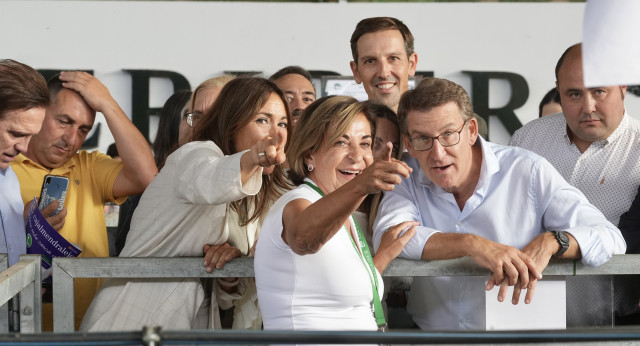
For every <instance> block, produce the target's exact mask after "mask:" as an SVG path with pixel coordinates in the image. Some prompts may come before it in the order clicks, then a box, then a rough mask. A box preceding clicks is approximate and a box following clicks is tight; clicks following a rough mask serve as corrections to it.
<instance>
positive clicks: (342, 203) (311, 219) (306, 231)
mask: <svg viewBox="0 0 640 346" xmlns="http://www.w3.org/2000/svg"><path fill="white" fill-rule="evenodd" d="M365 197H366V194H363V193H362V192H358V189H357V186H356V185H355V184H350V183H347V184H345V185H344V186H342V187H341V188H339V189H337V190H336V191H334V192H332V193H330V194H328V195H326V196H325V197H323V198H321V199H320V200H318V201H316V202H315V203H312V204H310V205H308V206H307V207H306V208H304V210H301V211H300V212H299V213H296V212H292V214H295V215H296V216H295V217H294V218H292V219H291V222H290V223H289V224H288V225H287V224H285V228H286V233H285V234H286V240H287V243H288V244H289V246H290V247H291V249H292V250H293V251H294V252H295V253H297V254H299V255H305V254H312V253H315V252H317V251H318V250H320V249H321V248H322V246H323V245H324V244H325V243H326V242H327V241H329V240H330V239H331V238H332V237H333V236H334V235H335V234H336V233H337V232H338V231H340V230H341V229H342V227H343V225H344V224H345V223H347V222H348V220H349V217H350V216H351V214H352V213H353V212H354V211H355V210H356V209H357V208H358V206H359V205H360V203H362V201H363V200H364V198H365Z"/></svg>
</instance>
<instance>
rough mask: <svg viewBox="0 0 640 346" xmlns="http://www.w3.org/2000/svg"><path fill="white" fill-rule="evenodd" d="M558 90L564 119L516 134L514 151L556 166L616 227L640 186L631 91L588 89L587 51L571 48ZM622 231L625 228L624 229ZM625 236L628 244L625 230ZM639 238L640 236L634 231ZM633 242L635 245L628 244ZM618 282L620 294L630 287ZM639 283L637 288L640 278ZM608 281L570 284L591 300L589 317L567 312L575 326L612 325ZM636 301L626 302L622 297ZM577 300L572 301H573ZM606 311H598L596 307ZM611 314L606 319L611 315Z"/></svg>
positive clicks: (623, 306) (628, 309) (625, 307)
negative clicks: (605, 294)
mask: <svg viewBox="0 0 640 346" xmlns="http://www.w3.org/2000/svg"><path fill="white" fill-rule="evenodd" d="M556 88H557V89H558V92H559V93H560V103H561V105H562V113H558V114H554V115H552V116H548V117H543V118H540V119H536V120H533V121H531V122H529V123H528V124H526V125H525V126H523V127H522V128H520V129H519V130H518V131H516V133H514V135H513V137H512V139H511V143H510V144H511V145H514V146H518V147H522V148H525V149H529V150H531V151H533V152H535V153H537V154H539V155H541V156H543V157H544V158H546V159H547V160H549V162H551V164H552V165H553V166H554V167H555V168H556V169H557V170H558V171H559V172H560V174H561V175H562V176H563V177H564V178H565V179H566V180H567V181H568V182H569V183H570V184H571V185H573V186H575V187H577V188H578V189H579V190H580V191H582V193H584V194H585V196H586V197H587V199H588V200H589V202H591V203H592V204H593V205H595V206H596V207H598V209H600V211H602V213H603V214H604V215H605V216H606V218H607V219H608V220H609V221H611V223H613V224H614V225H618V222H619V220H620V216H621V215H622V214H623V213H624V212H626V211H627V210H629V208H630V206H631V202H632V201H633V199H634V198H635V196H636V194H637V192H638V187H639V186H640V160H638V152H640V121H638V120H636V119H634V118H632V117H631V116H630V115H629V114H627V113H626V112H625V106H624V98H625V95H626V91H627V87H626V86H618V85H614V86H604V87H594V88H587V87H585V85H584V80H583V73H582V45H581V44H579V43H578V44H575V45H573V46H571V47H569V48H568V49H567V50H566V51H565V52H564V54H562V56H561V57H560V59H559V60H558V64H557V65H556ZM621 228H622V227H621ZM621 230H622V232H623V233H622V234H623V236H624V237H625V239H627V237H628V234H625V230H624V229H621ZM634 231H635V232H637V230H634ZM628 241H629V240H628ZM623 281H629V280H626V278H623V277H619V278H617V279H616V289H617V290H618V288H620V287H622V286H628V285H629V284H624V283H623ZM633 281H636V282H637V278H634V279H633ZM610 285H611V282H610V280H609V278H607V277H598V278H589V279H585V278H570V279H568V281H567V287H568V290H578V289H579V290H580V292H582V294H583V295H582V296H580V297H578V296H575V297H576V298H577V299H579V300H580V301H584V300H590V301H592V302H593V303H592V306H590V307H589V309H588V310H589V311H592V313H591V314H589V313H588V311H583V309H581V308H580V307H581V305H580V304H572V303H570V302H569V303H568V304H567V305H568V306H571V307H575V311H574V309H573V308H572V309H569V310H568V311H567V322H568V325H570V326H578V325H590V324H595V325H600V324H604V323H609V316H611V315H610V314H609V312H610V309H611V308H610V306H611V305H610V304H607V302H604V301H602V298H599V297H602V292H603V290H605V291H604V292H606V291H607V290H610V289H609V288H608V287H610ZM623 292H624V294H625V295H629V296H630V297H626V298H622V294H623ZM570 299H571V298H570V297H567V300H568V301H569V300H570ZM616 299H617V300H618V301H619V302H618V303H617V304H616V305H617V307H616V319H617V320H618V321H617V322H616V323H621V320H622V319H624V318H625V317H624V316H630V315H631V314H638V312H639V311H640V309H638V304H637V301H638V294H637V288H635V289H628V290H626V291H618V297H617V298H616ZM598 301H599V302H600V305H602V307H601V308H594V306H593V305H595V303H596V302H598ZM605 312H606V314H605Z"/></svg>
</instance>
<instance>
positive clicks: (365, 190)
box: [282, 159, 411, 255]
mask: <svg viewBox="0 0 640 346" xmlns="http://www.w3.org/2000/svg"><path fill="white" fill-rule="evenodd" d="M410 173H411V168H410V167H409V166H407V164H406V163H404V162H402V161H398V160H395V159H387V160H380V161H376V162H374V163H373V164H372V165H371V166H369V167H367V168H366V169H365V170H364V171H362V173H360V174H359V175H358V176H357V177H355V178H354V179H352V180H351V181H349V182H348V183H346V184H344V185H343V186H341V187H340V188H338V189H336V190H335V191H333V192H331V193H329V194H328V195H326V196H325V197H324V198H321V199H320V200H318V201H317V202H315V203H310V202H309V201H307V200H301V199H300V200H294V201H291V202H290V203H289V204H288V205H287V206H286V207H285V209H284V212H283V214H282V221H283V226H284V229H283V235H282V237H283V240H284V241H285V243H287V244H288V245H289V247H290V248H291V250H292V251H293V252H295V253H296V254H298V255H306V254H312V253H315V252H317V251H318V250H320V249H321V248H322V246H323V245H324V244H325V243H326V242H327V241H328V240H329V239H331V238H332V237H333V236H334V235H335V234H336V232H338V231H339V230H340V229H341V228H342V225H344V224H345V223H346V222H347V219H348V218H349V217H350V216H351V214H352V213H353V212H354V211H355V210H356V209H357V208H358V206H359V205H360V204H361V203H362V201H363V200H364V199H365V197H366V196H367V195H369V194H372V193H377V192H379V191H390V190H392V189H393V188H394V187H395V186H396V185H397V184H399V183H400V182H401V178H400V176H404V177H407V176H409V174H410Z"/></svg>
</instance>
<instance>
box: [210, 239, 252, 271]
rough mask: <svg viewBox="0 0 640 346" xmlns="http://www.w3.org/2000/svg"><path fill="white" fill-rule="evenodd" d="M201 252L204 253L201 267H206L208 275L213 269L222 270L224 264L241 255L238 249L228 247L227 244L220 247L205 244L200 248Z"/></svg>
mask: <svg viewBox="0 0 640 346" xmlns="http://www.w3.org/2000/svg"><path fill="white" fill-rule="evenodd" d="M202 252H203V253H204V262H203V265H204V266H205V267H207V272H208V273H211V272H212V271H213V269H214V268H215V269H222V268H223V267H224V265H225V263H227V262H229V261H231V260H232V259H234V258H236V257H240V255H241V254H242V253H241V252H240V250H239V249H238V248H236V247H233V246H231V245H229V243H224V244H221V245H209V244H206V245H205V246H204V247H203V248H202Z"/></svg>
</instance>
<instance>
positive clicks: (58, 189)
mask: <svg viewBox="0 0 640 346" xmlns="http://www.w3.org/2000/svg"><path fill="white" fill-rule="evenodd" d="M68 186H69V178H67V177H61V176H59V175H50V174H48V175H46V176H45V177H44V182H42V191H41V192H40V203H39V204H38V208H39V209H40V210H42V209H44V208H45V207H46V206H48V205H49V204H51V203H52V202H53V201H55V200H58V201H60V205H59V206H58V209H56V210H55V211H54V212H53V214H51V215H55V214H57V213H59V212H60V211H61V210H62V208H63V207H64V199H65V197H67V187H68ZM46 216H49V215H46Z"/></svg>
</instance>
